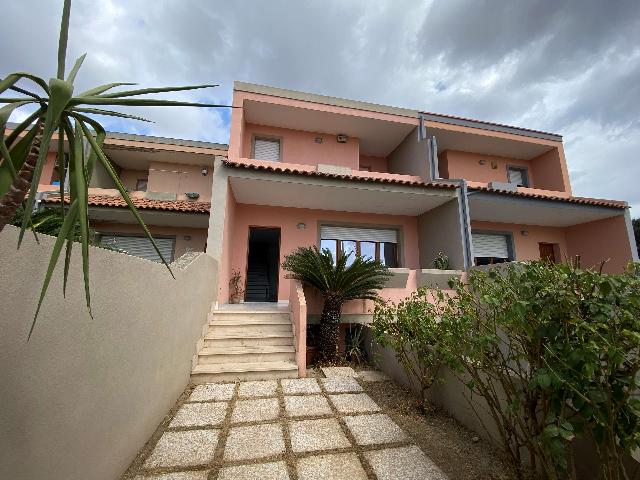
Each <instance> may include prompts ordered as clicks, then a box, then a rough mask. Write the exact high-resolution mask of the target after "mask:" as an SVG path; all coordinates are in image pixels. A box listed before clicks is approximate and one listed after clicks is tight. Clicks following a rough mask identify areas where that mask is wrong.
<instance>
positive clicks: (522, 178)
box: [507, 166, 529, 187]
mask: <svg viewBox="0 0 640 480" xmlns="http://www.w3.org/2000/svg"><path fill="white" fill-rule="evenodd" d="M507 179H508V181H509V183H515V184H516V185H517V186H519V187H528V186H529V175H528V174H527V169H526V168H525V167H512V166H508V167H507Z"/></svg>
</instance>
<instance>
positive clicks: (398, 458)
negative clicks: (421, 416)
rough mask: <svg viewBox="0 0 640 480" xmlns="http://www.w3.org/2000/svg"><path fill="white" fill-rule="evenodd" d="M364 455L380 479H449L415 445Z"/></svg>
mask: <svg viewBox="0 0 640 480" xmlns="http://www.w3.org/2000/svg"><path fill="white" fill-rule="evenodd" d="M364 456H365V457H366V459H367V460H368V461H369V463H370V464H371V467H372V468H373V471H374V473H375V474H376V476H377V478H378V479H379V480H395V479H397V478H402V479H404V480H447V476H446V475H445V474H444V473H442V470H440V469H439V468H438V467H437V466H436V464H435V463H433V462H432V461H431V459H429V458H428V457H427V456H426V455H425V454H424V453H422V451H421V450H420V449H419V448H418V447H416V446H415V445H412V446H410V447H401V448H389V449H385V450H375V451H372V452H366V453H365V454H364Z"/></svg>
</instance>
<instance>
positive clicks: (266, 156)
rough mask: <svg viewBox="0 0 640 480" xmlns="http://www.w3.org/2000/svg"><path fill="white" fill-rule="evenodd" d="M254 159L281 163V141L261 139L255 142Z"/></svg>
mask: <svg viewBox="0 0 640 480" xmlns="http://www.w3.org/2000/svg"><path fill="white" fill-rule="evenodd" d="M253 158H255V159H256V160H271V161H273V162H279V161H280V140H279V139H277V138H260V137H256V138H254V140H253Z"/></svg>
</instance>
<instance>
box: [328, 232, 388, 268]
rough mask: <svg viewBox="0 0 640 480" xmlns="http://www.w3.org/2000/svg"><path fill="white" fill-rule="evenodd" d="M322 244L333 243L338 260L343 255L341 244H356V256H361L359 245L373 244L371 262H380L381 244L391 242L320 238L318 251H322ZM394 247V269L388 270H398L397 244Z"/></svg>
mask: <svg viewBox="0 0 640 480" xmlns="http://www.w3.org/2000/svg"><path fill="white" fill-rule="evenodd" d="M322 242H335V244H336V245H335V249H336V254H337V256H338V258H340V256H341V255H342V254H343V250H342V242H354V243H355V244H356V255H358V256H361V255H362V249H361V247H360V243H373V244H374V245H375V257H374V258H373V260H378V261H379V260H380V252H381V251H382V244H383V243H391V242H373V241H371V240H339V239H337V238H321V239H320V250H322ZM394 245H395V246H396V265H397V266H396V267H389V268H400V249H399V248H398V244H397V243H395V244H394Z"/></svg>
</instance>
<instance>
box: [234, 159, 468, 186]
mask: <svg viewBox="0 0 640 480" xmlns="http://www.w3.org/2000/svg"><path fill="white" fill-rule="evenodd" d="M222 162H223V163H224V164H225V165H226V166H228V167H232V168H244V169H247V170H259V171H263V172H277V173H288V174H295V175H305V176H307V177H323V178H337V179H342V180H355V181H358V182H369V183H393V184H396V185H412V186H419V187H433V188H444V189H448V190H451V189H454V188H456V186H455V185H453V184H450V183H449V184H445V183H427V182H417V181H414V180H403V179H401V178H380V177H367V176H364V175H345V174H339V173H327V172H318V171H317V170H302V169H297V168H289V167H281V166H279V165H273V166H272V165H268V166H267V165H255V164H252V163H244V162H233V161H231V160H222Z"/></svg>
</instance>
